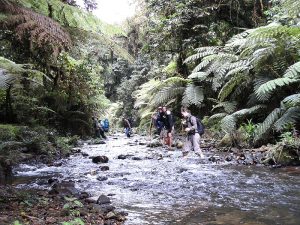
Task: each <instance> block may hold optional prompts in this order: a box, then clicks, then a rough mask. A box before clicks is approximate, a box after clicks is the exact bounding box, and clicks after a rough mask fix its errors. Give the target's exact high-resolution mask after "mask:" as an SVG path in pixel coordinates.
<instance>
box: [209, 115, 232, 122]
mask: <svg viewBox="0 0 300 225" xmlns="http://www.w3.org/2000/svg"><path fill="white" fill-rule="evenodd" d="M227 115H228V114H227V113H216V114H213V115H212V116H210V117H209V118H208V121H209V122H211V121H213V120H221V119H223V118H224V117H225V116H227Z"/></svg>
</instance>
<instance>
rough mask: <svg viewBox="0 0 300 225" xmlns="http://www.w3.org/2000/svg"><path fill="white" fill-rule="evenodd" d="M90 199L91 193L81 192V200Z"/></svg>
mask: <svg viewBox="0 0 300 225" xmlns="http://www.w3.org/2000/svg"><path fill="white" fill-rule="evenodd" d="M89 197H90V194H89V193H87V192H85V191H84V192H81V193H80V194H79V199H87V198H89Z"/></svg>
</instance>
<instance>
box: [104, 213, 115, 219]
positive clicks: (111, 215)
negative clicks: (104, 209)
mask: <svg viewBox="0 0 300 225" xmlns="http://www.w3.org/2000/svg"><path fill="white" fill-rule="evenodd" d="M105 218H106V219H117V215H116V214H115V212H113V211H111V212H109V213H107V214H106V216H105Z"/></svg>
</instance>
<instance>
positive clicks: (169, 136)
mask: <svg viewBox="0 0 300 225" xmlns="http://www.w3.org/2000/svg"><path fill="white" fill-rule="evenodd" d="M162 111H163V116H162V121H163V125H164V134H163V137H164V144H165V145H167V146H168V148H169V149H172V143H173V132H174V122H173V115H172V113H171V111H170V110H168V109H167V107H166V106H164V107H163V108H162Z"/></svg>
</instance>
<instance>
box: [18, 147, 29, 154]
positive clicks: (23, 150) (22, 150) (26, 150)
mask: <svg viewBox="0 0 300 225" xmlns="http://www.w3.org/2000/svg"><path fill="white" fill-rule="evenodd" d="M19 151H20V152H22V153H29V152H30V150H29V148H27V147H21V148H19Z"/></svg>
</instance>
